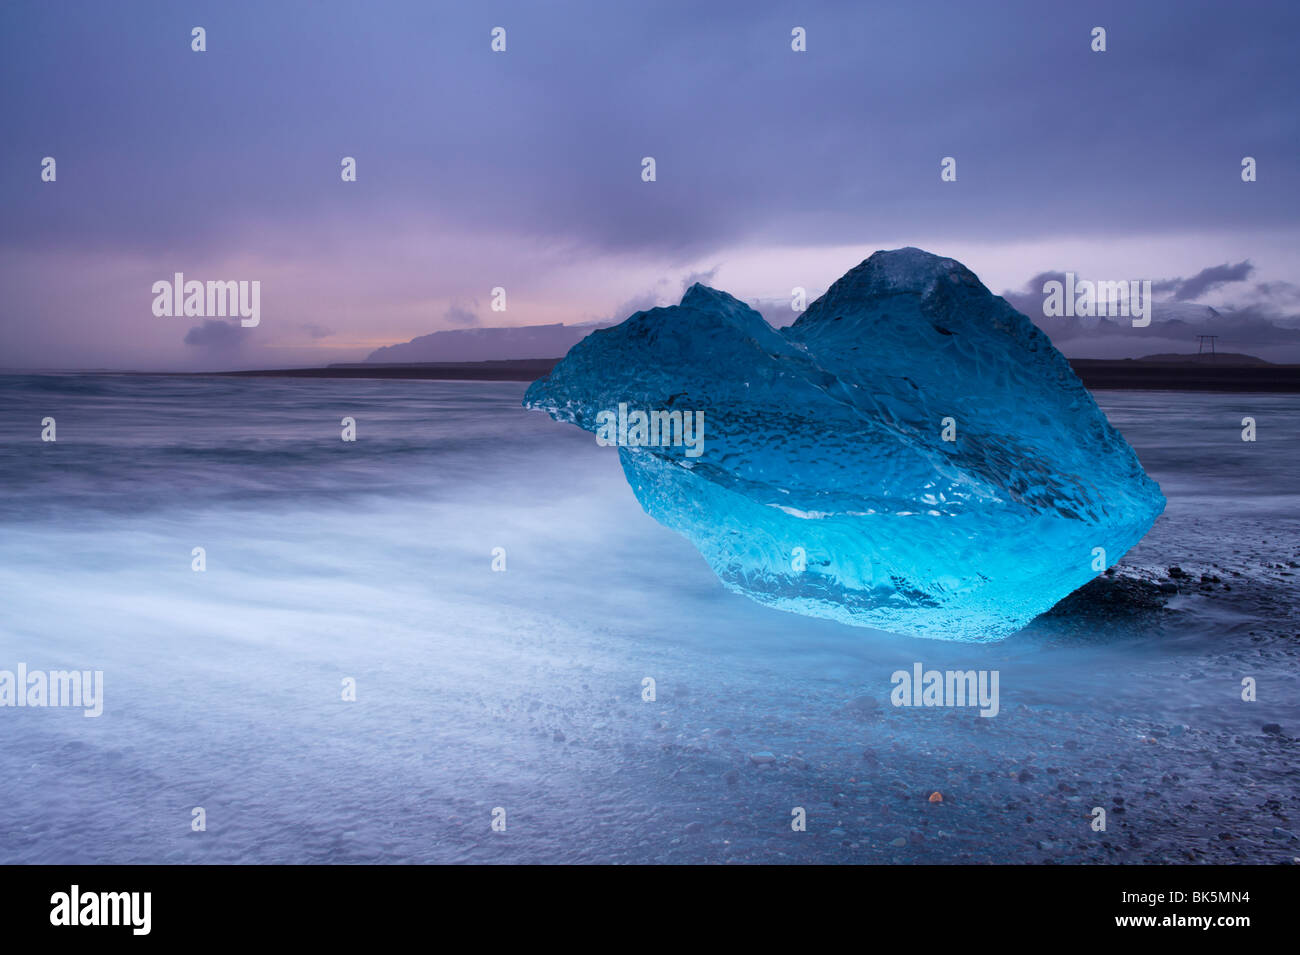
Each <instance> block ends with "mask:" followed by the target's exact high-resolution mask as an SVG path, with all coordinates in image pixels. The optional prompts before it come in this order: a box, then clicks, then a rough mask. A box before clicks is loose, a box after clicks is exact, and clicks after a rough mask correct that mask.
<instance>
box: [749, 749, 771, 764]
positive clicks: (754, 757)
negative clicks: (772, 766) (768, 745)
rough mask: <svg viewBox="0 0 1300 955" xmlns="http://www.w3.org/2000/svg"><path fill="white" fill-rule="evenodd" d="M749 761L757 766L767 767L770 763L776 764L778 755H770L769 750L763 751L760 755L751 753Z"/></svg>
mask: <svg viewBox="0 0 1300 955" xmlns="http://www.w3.org/2000/svg"><path fill="white" fill-rule="evenodd" d="M749 761H750V762H751V763H753V764H754V765H755V766H766V765H767V764H768V763H775V762H776V755H775V754H774V753H769V752H768V751H767V750H762V751H761V752H758V753H750V754H749Z"/></svg>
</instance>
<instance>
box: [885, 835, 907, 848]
mask: <svg viewBox="0 0 1300 955" xmlns="http://www.w3.org/2000/svg"><path fill="white" fill-rule="evenodd" d="M889 844H890V845H891V846H893V847H894V848H895V849H901V848H903V846H905V845H907V840H906V839H904V838H903V837H902V836H899V837H898V838H897V839H894V840H891V841H890V843H889Z"/></svg>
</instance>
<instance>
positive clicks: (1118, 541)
mask: <svg viewBox="0 0 1300 955" xmlns="http://www.w3.org/2000/svg"><path fill="white" fill-rule="evenodd" d="M620 404H623V405H625V406H626V408H627V409H629V413H630V412H631V411H632V410H643V411H650V410H663V411H673V410H677V411H682V412H703V421H704V425H705V427H704V434H703V442H702V453H700V454H699V456H697V457H689V456H687V454H686V451H687V449H686V448H685V447H679V446H672V445H659V446H639V447H630V446H626V444H627V442H626V441H621V442H620V443H621V444H623V445H624V446H620V447H619V450H618V454H619V457H620V460H621V462H622V465H623V471H624V474H626V476H627V479H628V482H629V483H630V484H631V485H632V490H633V491H634V492H635V494H636V496H637V499H638V500H639V501H640V502H641V505H642V507H644V508H645V510H646V512H647V513H648V514H650V515H651V516H652V517H654V518H655V519H656V520H658V521H659V522H660V523H662V524H664V525H666V526H667V527H670V528H672V529H673V530H676V531H679V532H681V533H682V534H684V535H686V537H688V538H689V539H690V540H691V542H692V543H694V544H695V546H696V547H697V548H698V549H699V551H700V553H701V554H703V555H704V557H705V559H706V560H707V561H708V562H709V565H710V566H711V567H712V568H713V570H714V572H715V573H716V574H717V575H718V577H719V578H720V579H721V580H722V581H723V583H724V584H726V585H727V586H728V587H730V588H731V589H733V590H736V591H739V592H740V593H743V594H746V595H747V596H749V597H752V598H753V599H755V600H758V601H761V602H763V603H766V604H769V605H771V606H774V607H777V608H779V609H782V610H788V611H793V612H795V613H802V614H809V615H812V616H818V617H831V618H833V619H836V620H841V621H843V622H845V623H849V624H855V625H858V626H867V627H876V628H879V629H882V630H891V631H896V632H901V633H909V634H913V635H916V636H924V637H936V638H942V639H950V640H963V641H989V640H998V639H1001V638H1003V637H1005V636H1007V635H1008V634H1011V633H1013V632H1014V631H1016V630H1018V629H1020V628H1021V627H1022V626H1024V624H1025V623H1027V622H1028V621H1029V620H1030V619H1032V618H1033V617H1034V616H1036V615H1037V614H1039V613H1042V612H1043V611H1045V610H1047V609H1048V608H1050V607H1051V606H1052V605H1053V604H1054V603H1056V602H1057V601H1058V600H1060V599H1061V598H1062V597H1064V596H1065V595H1067V594H1069V593H1070V592H1071V591H1073V590H1075V589H1076V588H1078V587H1079V586H1081V585H1083V584H1084V583H1086V582H1087V581H1088V580H1089V579H1091V578H1092V577H1095V576H1096V575H1097V573H1098V572H1099V571H1100V570H1102V569H1104V568H1105V567H1109V566H1112V565H1114V564H1115V563H1116V562H1117V561H1118V560H1119V558H1120V557H1121V556H1122V555H1123V554H1124V553H1125V552H1126V551H1127V550H1128V549H1129V548H1131V547H1132V546H1133V545H1134V544H1136V543H1137V542H1138V541H1139V540H1140V539H1141V538H1142V535H1143V534H1145V533H1146V532H1147V530H1148V529H1149V528H1150V527H1151V524H1152V523H1153V522H1154V521H1155V519H1156V517H1157V516H1158V515H1159V514H1160V512H1161V511H1162V510H1163V509H1164V497H1163V496H1162V495H1161V493H1160V489H1159V488H1158V487H1157V486H1156V484H1155V482H1154V481H1152V480H1151V479H1150V478H1148V477H1147V475H1146V474H1145V472H1144V471H1143V470H1142V466H1141V464H1139V462H1138V459H1137V455H1136V454H1134V452H1133V449H1132V448H1130V447H1129V445H1128V443H1127V442H1126V441H1125V440H1124V439H1123V437H1121V436H1120V434H1119V433H1118V432H1117V431H1116V430H1115V429H1114V428H1112V427H1111V426H1110V424H1109V423H1108V422H1107V420H1106V417H1105V415H1103V414H1102V412H1101V410H1100V409H1099V408H1098V407H1097V405H1096V403H1095V402H1094V401H1093V400H1092V396H1091V395H1090V394H1089V393H1088V391H1087V390H1086V389H1085V388H1084V387H1083V385H1082V383H1081V382H1080V381H1079V380H1078V378H1076V377H1075V375H1074V373H1073V371H1072V370H1071V369H1070V366H1069V364H1068V363H1067V362H1066V360H1065V358H1064V357H1063V356H1062V355H1061V354H1060V352H1058V351H1057V350H1056V349H1055V348H1053V347H1052V345H1051V343H1050V342H1049V341H1048V339H1047V337H1046V336H1045V335H1044V334H1043V333H1042V332H1040V331H1039V330H1038V329H1037V328H1036V327H1035V326H1034V324H1033V323H1032V322H1030V321H1029V319H1028V318H1026V317H1025V316H1024V315H1022V314H1020V313H1019V312H1017V311H1016V310H1015V309H1013V308H1012V307H1011V306H1010V305H1008V304H1007V302H1006V301H1005V300H1003V299H1002V298H999V297H997V296H994V295H992V294H991V293H990V292H989V291H988V289H986V288H985V287H984V286H983V285H982V284H981V283H980V281H979V280H978V279H977V278H976V277H975V275H974V274H973V273H972V272H971V271H970V270H969V269H967V268H965V267H964V266H963V265H961V264H960V263H958V262H956V261H954V260H952V259H945V258H940V257H939V256H935V255H931V254H930V253H928V252H923V251H921V250H919V249H910V248H909V249H899V250H897V251H893V252H877V253H876V254H874V255H873V256H871V258H869V259H868V260H867V261H865V262H863V263H862V264H861V265H859V266H858V267H857V268H855V269H853V270H852V271H850V272H849V273H848V274H847V275H845V276H844V277H843V278H841V279H840V280H839V281H838V282H836V283H835V284H834V285H833V286H831V288H830V289H829V290H828V291H827V292H826V294H825V295H823V296H822V297H821V298H819V299H818V300H817V301H816V302H814V303H813V304H812V305H810V306H809V307H808V309H807V311H805V312H804V314H803V315H802V316H801V317H800V318H799V320H798V321H797V322H795V323H794V324H793V325H792V326H790V327H789V328H786V329H783V330H780V331H778V330H776V329H773V328H772V327H771V326H770V325H768V324H767V322H766V321H765V320H764V319H763V317H762V316H761V315H759V314H758V313H757V312H755V311H753V310H752V309H750V308H749V307H748V306H746V305H744V304H743V303H742V302H739V301H737V300H736V299H734V298H732V297H731V296H729V295H727V294H726V293H724V292H719V291H716V290H714V289H710V288H706V287H704V286H701V285H695V286H692V287H691V289H690V290H689V291H688V292H687V293H686V295H685V297H684V298H683V299H682V303H681V305H678V306H675V307H671V308H656V309H652V310H650V311H647V312H637V313H636V314H635V315H633V316H632V317H631V318H629V319H627V321H625V322H623V323H622V324H621V325H617V326H615V327H613V328H608V329H603V330H601V331H597V332H594V333H592V334H591V335H589V336H588V337H587V338H585V339H584V340H583V341H581V342H579V343H578V344H577V345H575V346H574V347H573V349H572V350H571V351H570V352H569V354H568V355H567V356H566V357H565V358H564V359H563V360H562V361H561V362H560V363H559V364H558V365H557V366H556V367H555V369H554V370H553V371H552V372H551V374H550V376H549V377H547V378H544V379H542V380H540V381H537V382H534V383H533V385H532V386H531V387H530V388H529V389H528V393H527V394H526V395H525V397H524V405H525V406H526V407H529V408H538V409H541V410H544V411H546V412H548V413H549V414H550V415H551V416H552V417H554V418H555V419H557V420H560V421H569V422H572V423H573V424H576V425H578V426H579V427H583V428H586V429H587V430H589V431H597V430H598V428H599V427H600V426H601V424H602V423H603V424H606V425H607V424H608V423H609V422H610V420H611V419H610V417H609V416H608V415H603V416H602V415H601V412H609V411H616V410H617V409H618V407H619V405H620ZM946 419H951V420H946ZM605 433H606V434H608V431H606V432H605ZM945 436H946V437H949V438H953V439H954V440H945Z"/></svg>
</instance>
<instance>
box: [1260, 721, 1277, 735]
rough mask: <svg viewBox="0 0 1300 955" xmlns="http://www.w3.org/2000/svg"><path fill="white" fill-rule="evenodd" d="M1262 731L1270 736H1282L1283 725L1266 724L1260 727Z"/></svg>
mask: <svg viewBox="0 0 1300 955" xmlns="http://www.w3.org/2000/svg"><path fill="white" fill-rule="evenodd" d="M1260 729H1262V730H1263V731H1264V732H1265V733H1267V734H1268V735H1269V736H1281V735H1282V724H1281V723H1265V724H1264V725H1263V726H1261V727H1260Z"/></svg>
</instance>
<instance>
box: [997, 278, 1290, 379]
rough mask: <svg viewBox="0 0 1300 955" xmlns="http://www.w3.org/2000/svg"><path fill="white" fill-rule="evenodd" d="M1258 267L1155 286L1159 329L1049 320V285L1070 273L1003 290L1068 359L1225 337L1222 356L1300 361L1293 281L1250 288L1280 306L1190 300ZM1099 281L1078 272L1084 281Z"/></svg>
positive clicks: (1132, 354)
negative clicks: (1289, 305) (1252, 354)
mask: <svg viewBox="0 0 1300 955" xmlns="http://www.w3.org/2000/svg"><path fill="white" fill-rule="evenodd" d="M1252 270H1253V266H1251V265H1250V263H1249V262H1240V263H1238V264H1236V265H1216V266H1210V267H1208V268H1205V269H1202V270H1201V271H1200V272H1198V273H1197V274H1196V275H1194V276H1193V277H1192V278H1190V279H1181V278H1178V279H1160V280H1157V281H1153V282H1152V284H1151V288H1152V293H1153V296H1154V297H1155V301H1154V302H1153V305H1152V315H1151V324H1150V326H1148V327H1147V328H1141V329H1139V328H1134V327H1133V326H1132V323H1131V322H1130V321H1129V320H1128V319H1124V318H1075V317H1067V316H1046V315H1044V314H1043V301H1044V292H1043V286H1044V284H1045V283H1047V282H1051V281H1056V282H1062V283H1063V282H1064V281H1065V272H1057V271H1050V272H1041V273H1039V274H1038V275H1035V276H1034V277H1033V278H1031V279H1029V281H1027V282H1026V283H1025V285H1024V286H1023V287H1022V288H1019V289H1009V290H1007V291H1005V292H1003V293H1002V297H1003V298H1005V299H1006V300H1007V301H1008V302H1010V303H1011V304H1012V305H1013V306H1014V307H1015V308H1016V309H1018V310H1019V311H1020V312H1023V313H1024V314H1025V315H1027V316H1029V318H1030V319H1031V320H1033V322H1034V323H1035V324H1036V325H1038V327H1039V328H1041V329H1042V330H1043V331H1045V332H1046V333H1047V334H1048V336H1049V337H1050V338H1051V339H1052V343H1053V344H1054V345H1055V346H1056V347H1057V348H1059V349H1061V350H1062V351H1064V352H1065V353H1066V354H1067V355H1070V354H1078V353H1079V352H1080V351H1081V350H1082V349H1081V346H1087V352H1088V354H1089V355H1090V356H1092V357H1113V358H1139V357H1142V356H1143V355H1149V354H1152V353H1154V352H1157V351H1174V352H1186V351H1195V350H1196V348H1195V346H1196V336H1197V335H1217V336H1219V339H1220V344H1219V350H1220V351H1228V350H1231V351H1245V350H1247V349H1255V350H1257V351H1258V352H1259V353H1260V356H1261V357H1266V358H1276V359H1277V360H1283V361H1297V360H1300V328H1297V327H1296V325H1297V324H1298V323H1300V316H1297V315H1296V314H1295V312H1294V311H1288V310H1286V308H1285V307H1284V306H1282V305H1281V304H1280V302H1281V301H1284V300H1286V298H1287V295H1288V292H1289V291H1291V290H1293V287H1292V286H1291V283H1287V282H1276V283H1257V284H1256V285H1255V286H1254V287H1253V288H1251V289H1248V290H1247V292H1248V293H1254V294H1256V295H1258V294H1260V292H1261V288H1262V287H1264V290H1265V291H1267V292H1268V293H1269V294H1270V297H1271V298H1273V299H1274V300H1273V301H1248V300H1245V299H1242V300H1240V301H1236V302H1232V303H1229V304H1225V305H1223V306H1220V307H1215V308H1212V307H1210V306H1208V305H1197V304H1193V303H1191V302H1190V301H1188V300H1189V299H1192V298H1195V297H1196V295H1199V294H1201V293H1202V292H1204V291H1208V290H1209V289H1211V288H1217V287H1221V286H1224V285H1227V284H1228V283H1233V282H1241V281H1244V280H1245V279H1246V277H1247V276H1249V275H1250V273H1251V271H1252ZM1091 278H1094V277H1093V276H1083V275H1077V274H1076V279H1079V280H1082V279H1091ZM1189 290H1190V294H1189ZM1292 301H1294V300H1292ZM1274 352H1276V355H1275V354H1274Z"/></svg>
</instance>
